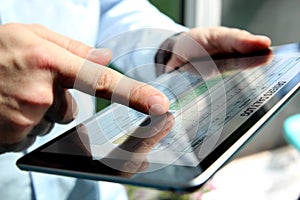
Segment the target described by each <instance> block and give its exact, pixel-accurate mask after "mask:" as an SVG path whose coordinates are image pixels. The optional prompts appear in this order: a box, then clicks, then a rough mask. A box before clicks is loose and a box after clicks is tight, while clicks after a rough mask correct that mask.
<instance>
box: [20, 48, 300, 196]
mask: <svg viewBox="0 0 300 200" xmlns="http://www.w3.org/2000/svg"><path fill="white" fill-rule="evenodd" d="M299 50H300V45H299V44H288V45H282V46H277V47H273V48H271V50H270V51H265V52H260V53H257V54H255V55H254V54H252V55H244V56H241V55H234V56H227V57H225V56H216V58H214V65H215V67H212V66H211V62H208V61H207V59H205V58H204V57H201V58H193V59H191V61H189V62H185V63H182V64H181V65H180V67H177V68H175V69H174V70H171V71H169V72H168V73H166V74H162V75H161V76H159V77H158V79H157V80H155V81H153V82H151V83H150V84H152V85H153V86H155V87H156V88H158V89H159V90H161V91H163V92H164V93H165V94H166V95H167V96H168V97H169V99H170V101H171V106H170V110H169V113H167V114H165V115H162V116H156V117H154V116H148V115H145V114H143V113H140V112H137V111H135V110H132V109H130V108H127V107H125V106H122V105H120V104H116V103H113V104H111V105H110V106H109V107H107V108H106V109H104V110H102V111H100V112H98V113H97V114H96V115H95V116H93V117H92V118H90V119H88V120H86V121H84V122H82V123H80V124H78V125H77V126H75V127H74V128H72V129H70V130H69V131H67V132H65V133H63V134H61V135H60V136H58V137H57V138H55V139H53V140H52V141H50V142H48V143H46V144H45V145H43V146H41V147H40V148H38V149H36V150H34V151H32V152H30V153H28V154H27V155H25V156H24V157H22V158H20V159H19V160H18V161H17V166H18V167H19V168H20V169H22V170H29V171H36V172H42V173H49V174H57V175H64V176H71V177H78V178H84V179H91V180H99V181H110V182H117V183H122V184H132V185H137V186H143V187H151V188H156V189H160V190H170V191H175V192H191V191H194V190H196V189H198V188H199V187H201V186H202V185H203V184H204V183H205V182H206V181H208V180H209V178H210V177H211V176H212V175H213V174H214V173H216V172H217V171H218V170H219V169H220V168H221V167H222V166H223V165H224V164H225V163H226V162H228V161H229V160H230V158H232V156H233V155H234V154H235V153H236V152H237V151H238V150H239V149H240V148H241V147H242V146H243V145H245V144H246V143H247V141H248V140H249V139H250V138H251V137H252V136H254V135H255V134H256V133H257V132H258V130H259V129H260V128H261V127H262V126H263V125H265V124H266V123H267V121H268V120H270V119H271V118H272V117H273V116H274V115H275V114H276V112H277V111H279V110H280V109H281V108H282V107H283V106H284V105H285V103H287V102H288V101H289V100H290V99H291V98H292V97H293V96H294V95H295V94H296V93H297V92H298V91H299V85H300V83H299V80H300V73H299V72H300V51H299ZM199 71H200V73H199ZM270 139H272V138H270Z"/></svg>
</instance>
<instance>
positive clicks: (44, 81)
mask: <svg viewBox="0 0 300 200" xmlns="http://www.w3.org/2000/svg"><path fill="white" fill-rule="evenodd" d="M0 55H1V59H0V80H1V81H0V102H1V103H0V111H1V112H0V144H1V145H4V146H9V145H13V144H16V143H19V142H21V141H24V140H25V139H26V137H27V136H30V135H31V136H32V135H36V133H37V132H38V131H39V132H40V133H46V132H48V131H49V129H51V123H53V122H58V123H67V122H69V121H71V120H72V119H74V117H75V116H76V113H77V111H76V110H77V109H76V106H75V108H74V106H72V105H75V103H74V100H73V98H72V96H71V95H70V93H69V92H68V90H67V89H68V88H75V89H78V90H81V91H83V92H86V93H89V94H91V95H96V96H97V97H103V98H106V99H111V98H113V97H114V100H116V101H118V102H120V103H123V104H126V105H129V106H130V107H132V108H134V109H137V110H139V111H142V112H145V113H150V114H153V115H159V114H163V113H165V112H167V110H168V107H169V101H168V99H167V98H166V97H165V95H163V94H162V93H161V92H159V91H158V90H156V89H154V88H153V87H151V86H149V85H147V84H144V83H141V82H138V81H135V80H132V79H129V78H127V77H124V76H123V75H121V74H119V73H118V72H116V71H114V70H111V69H109V68H107V67H105V66H103V65H106V64H107V63H108V62H109V60H110V59H111V52H110V51H108V50H94V51H93V48H91V47H89V46H87V45H85V44H83V43H80V42H78V41H74V40H72V39H70V38H67V37H65V36H63V35H60V34H58V33H55V32H53V31H51V30H49V29H47V28H45V27H43V26H40V25H23V24H6V25H1V26H0ZM87 58H88V60H87ZM82 72H84V73H82ZM75 83H76V84H75ZM121 86H122V88H121ZM37 130H38V131H37Z"/></svg>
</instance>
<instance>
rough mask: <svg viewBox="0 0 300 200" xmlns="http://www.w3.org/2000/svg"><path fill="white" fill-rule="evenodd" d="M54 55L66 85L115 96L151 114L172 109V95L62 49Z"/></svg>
mask: <svg viewBox="0 0 300 200" xmlns="http://www.w3.org/2000/svg"><path fill="white" fill-rule="evenodd" d="M53 54H55V55H56V59H55V60H53V63H52V65H53V66H54V68H56V69H55V71H57V73H56V78H57V79H58V81H59V82H60V83H61V85H62V86H63V87H67V88H75V89H78V90H80V91H83V92H85V93H88V94H91V95H96V96H97V97H101V98H105V99H111V100H112V101H114V102H117V103H121V104H123V105H126V106H130V107H132V108H134V109H136V110H139V111H141V112H144V113H148V114H153V115H160V114H163V113H166V112H167V111H168V108H169V100H168V98H167V97H166V96H165V95H164V94H163V93H161V92H160V91H159V90H157V89H155V88H154V87H152V86H150V85H147V84H145V83H142V82H139V81H136V80H133V79H130V78H128V77H126V76H124V75H122V74H120V73H118V72H116V71H114V70H112V69H110V68H108V67H105V66H102V65H98V64H95V63H93V62H90V61H86V60H84V59H82V58H79V57H77V56H75V55H73V54H71V53H69V52H66V51H65V50H62V49H60V50H56V51H55V52H53Z"/></svg>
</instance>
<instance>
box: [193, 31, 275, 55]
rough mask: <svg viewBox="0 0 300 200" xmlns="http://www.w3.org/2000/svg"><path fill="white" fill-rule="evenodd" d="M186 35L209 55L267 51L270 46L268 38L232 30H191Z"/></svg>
mask: <svg viewBox="0 0 300 200" xmlns="http://www.w3.org/2000/svg"><path fill="white" fill-rule="evenodd" d="M188 34H189V35H191V36H192V37H193V38H195V40H196V41H198V42H199V43H200V44H201V45H202V46H203V47H204V49H206V50H207V51H208V53H209V54H218V53H232V52H240V53H250V52H254V51H259V50H263V49H267V48H269V47H270V45H271V40H270V38H268V37H266V36H261V35H253V34H251V33H249V32H247V31H244V30H239V29H234V28H226V27H216V28H208V29H192V30H191V31H190V32H189V33H188Z"/></svg>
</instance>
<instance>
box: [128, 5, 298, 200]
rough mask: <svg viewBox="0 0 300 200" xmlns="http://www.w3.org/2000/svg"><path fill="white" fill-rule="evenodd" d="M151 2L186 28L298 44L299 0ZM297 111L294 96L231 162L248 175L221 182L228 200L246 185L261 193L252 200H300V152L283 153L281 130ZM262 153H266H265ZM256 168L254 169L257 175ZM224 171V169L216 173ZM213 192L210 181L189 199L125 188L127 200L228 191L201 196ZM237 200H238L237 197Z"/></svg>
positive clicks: (214, 196) (249, 191)
mask: <svg viewBox="0 0 300 200" xmlns="http://www.w3.org/2000/svg"><path fill="white" fill-rule="evenodd" d="M150 2H151V3H152V4H153V5H155V6H156V7H157V8H158V9H159V10H160V11H161V12H163V13H165V14H166V15H168V16H170V17H171V18H172V19H173V20H175V21H176V22H178V23H180V24H183V25H185V26H188V27H209V26H227V27H236V28H240V29H245V30H248V31H250V32H252V33H255V34H262V35H267V36H269V37H270V38H271V39H272V45H274V46H275V45H281V44H285V43H298V42H300V20H299V19H300V12H299V8H300V1H299V0H284V1H282V0H263V1H262V0H251V1H249V0H163V1H162V0H150ZM297 113H300V94H298V95H296V97H295V98H293V99H292V100H291V102H290V103H289V104H288V105H286V106H285V107H284V109H282V110H281V111H280V112H279V113H278V114H277V115H276V116H274V118H273V120H272V121H271V122H269V123H268V124H267V125H266V126H265V127H264V128H262V129H261V130H260V132H259V133H258V134H257V135H256V136H255V137H254V138H253V139H252V140H251V141H250V142H249V143H248V144H247V145H246V146H245V147H244V148H243V149H242V150H241V151H240V152H239V154H238V155H236V160H238V161H237V162H235V160H234V161H233V164H231V163H230V164H229V166H230V167H231V168H233V167H232V165H234V166H235V165H236V166H237V168H238V169H240V171H241V173H242V172H245V170H246V173H247V174H248V177H242V178H245V179H244V180H243V181H242V182H241V183H233V182H234V181H237V180H236V176H233V174H230V172H229V177H233V178H231V179H232V180H231V181H229V180H228V179H227V180H224V181H225V183H224V184H225V185H226V186H227V187H229V188H230V187H231V188H233V189H231V190H230V189H228V188H226V186H224V185H223V186H222V184H220V185H221V186H220V187H224V188H223V189H226V190H227V193H228V194H229V196H230V197H231V198H230V199H235V198H234V196H235V195H234V194H233V193H232V192H233V191H237V190H241V191H244V190H243V188H242V189H241V188H237V187H239V186H241V187H242V186H243V185H244V187H249V186H250V187H249V188H247V189H246V190H245V191H244V192H246V193H248V194H243V195H245V196H244V197H246V196H247V195H250V196H251V194H252V195H254V196H255V195H256V194H258V191H256V190H259V191H260V193H259V194H260V196H255V197H258V198H255V199H297V198H299V194H300V189H299V188H300V182H299V181H298V182H295V180H299V177H300V174H299V173H297V172H298V171H296V173H294V172H293V171H291V170H292V169H293V167H295V166H296V167H297V169H298V168H299V166H300V162H299V157H298V156H299V154H298V152H297V153H295V152H293V150H291V149H289V148H288V149H285V148H286V147H287V146H288V145H287V143H286V141H285V140H284V138H283V127H282V125H283V122H284V120H285V119H286V118H287V117H289V116H291V115H294V114H297ZM282 149H284V150H282ZM266 152H270V153H267V154H266ZM256 155H257V156H256ZM249 158H250V159H249ZM282 159H283V161H282ZM245 160H246V163H247V166H249V167H250V169H248V168H247V169H246V168H245V169H244V171H243V168H242V166H243V163H245ZM274 161H278V162H274ZM258 166H261V168H258ZM274 166H277V167H278V166H280V167H279V168H280V170H279V171H276V170H275V171H274ZM230 167H229V169H230ZM244 167H245V166H244ZM251 167H252V170H251ZM275 168H276V167H275ZM255 169H256V170H257V171H255ZM270 169H271V172H270ZM276 169H277V168H276ZM226 170H227V171H230V170H228V168H226V169H225V170H224V171H226ZM260 170H261V171H260ZM272 170H273V171H272ZM260 172H261V173H262V174H268V177H264V175H262V174H261V177H259V176H260V175H259V173H260ZM222 173H223V171H222V172H220V173H219V174H222ZM231 173H236V172H231ZM270 174H271V175H270ZM291 174H292V175H291ZM295 174H296V175H295ZM227 175H228V174H227ZM222 177H223V179H225V178H228V176H226V173H225V174H224V173H223V174H222V176H219V177H218V174H217V178H215V179H217V180H218V181H219V183H220V179H221V182H222ZM252 177H255V178H252ZM274 177H275V179H274ZM278 177H280V178H278ZM295 177H296V178H295ZM266 180H267V182H268V184H265V185H262V186H261V185H260V184H259V183H262V182H264V181H266ZM239 181H241V179H239ZM251 181H252V182H251ZM212 182H214V181H212ZM277 182H278V183H279V185H278V183H277ZM234 187H236V189H234ZM265 188H266V189H265ZM295 188H296V189H295ZM211 190H214V186H212V184H211V183H208V185H207V186H205V187H204V188H202V189H201V190H200V191H199V192H198V193H195V194H189V195H176V194H173V193H168V192H159V191H155V190H150V189H143V188H135V187H128V192H129V197H130V199H219V198H216V197H217V196H218V195H221V196H222V198H221V199H227V198H226V197H225V196H226V195H227V193H226V194H225V193H224V191H223V193H222V192H219V193H218V192H216V191H215V192H214V193H213V194H214V195H211V194H210V196H209V195H206V196H204V195H203V194H204V193H209V191H211ZM219 191H220V189H219ZM221 191H222V188H221ZM289 195H294V196H289ZM227 197H228V196H227ZM251 197H253V196H251ZM236 199H240V196H238V197H237V198H236ZM243 199H247V198H243Z"/></svg>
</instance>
